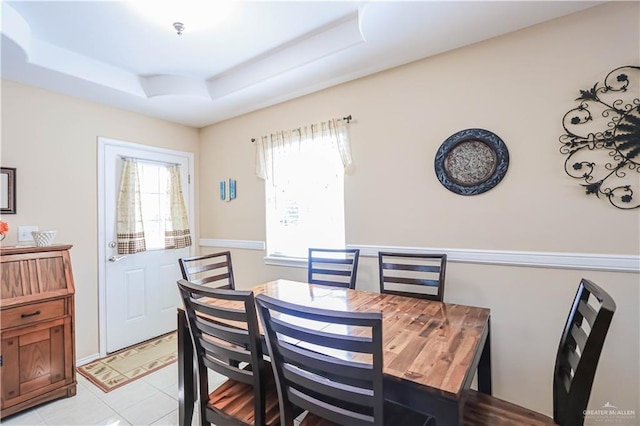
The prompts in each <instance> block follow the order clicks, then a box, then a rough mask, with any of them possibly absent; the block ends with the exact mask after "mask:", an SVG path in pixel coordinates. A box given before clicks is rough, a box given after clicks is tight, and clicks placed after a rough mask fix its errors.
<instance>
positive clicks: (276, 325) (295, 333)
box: [271, 318, 373, 353]
mask: <svg viewBox="0 0 640 426" xmlns="http://www.w3.org/2000/svg"><path fill="white" fill-rule="evenodd" d="M271 324H272V327H273V329H274V330H275V331H276V332H277V333H282V334H285V335H287V336H289V337H290V338H293V339H297V340H302V341H306V342H308V341H310V340H313V341H314V343H316V344H317V345H320V346H328V347H331V348H334V349H339V350H343V351H352V352H364V353H371V351H372V350H373V342H372V341H371V339H370V338H368V337H359V336H344V335H341V334H336V333H326V332H324V331H318V330H311V329H309V328H307V327H301V326H298V325H295V324H291V323H288V322H286V321H283V320H280V319H278V318H273V320H272V323H271Z"/></svg>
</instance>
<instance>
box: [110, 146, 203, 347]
mask: <svg viewBox="0 0 640 426" xmlns="http://www.w3.org/2000/svg"><path fill="white" fill-rule="evenodd" d="M108 146H110V147H122V148H127V149H136V150H139V151H142V152H147V153H154V154H168V155H176V156H180V157H187V159H188V162H189V173H190V175H191V176H192V179H191V182H190V184H189V185H188V188H189V189H188V191H189V203H188V206H187V211H188V214H189V218H191V220H190V222H191V230H192V231H193V236H192V237H193V241H196V239H195V236H196V235H197V229H196V224H197V223H198V222H197V220H196V217H195V198H194V197H195V179H194V178H193V176H194V175H195V169H194V164H195V162H194V154H193V152H187V151H177V150H172V149H167V148H159V147H156V146H151V145H143V144H137V143H133V142H127V141H121V140H117V139H110V138H105V137H102V136H98V329H99V336H100V339H99V351H100V357H104V356H106V355H107V322H106V308H107V307H106V287H105V281H106V263H107V255H106V245H107V238H106V235H105V234H104V232H103V231H104V227H105V214H104V208H105V199H104V198H105V188H104V175H105V169H104V162H105V150H106V147H108ZM189 252H190V255H191V256H193V255H194V254H195V244H194V245H192V246H191V247H190V248H189Z"/></svg>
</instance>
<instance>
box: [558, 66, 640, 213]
mask: <svg viewBox="0 0 640 426" xmlns="http://www.w3.org/2000/svg"><path fill="white" fill-rule="evenodd" d="M576 101H579V102H580V104H579V105H578V106H577V107H575V108H573V109H571V110H569V111H568V112H567V113H566V114H565V115H564V117H562V127H563V128H564V131H565V133H564V134H563V135H562V136H560V142H561V143H562V146H561V147H560V152H561V153H562V154H565V155H566V156H567V158H566V160H565V162H564V170H565V172H566V173H567V174H568V175H569V176H571V177H572V178H575V179H579V180H581V181H583V182H584V183H581V184H580V185H581V186H582V187H584V188H585V191H586V193H587V195H595V196H596V197H598V198H600V196H601V195H602V196H603V198H605V199H607V200H609V202H610V203H611V205H613V206H615V207H617V208H619V209H624V210H628V209H637V208H638V207H640V197H638V196H637V195H635V192H634V191H638V190H639V188H638V187H639V186H640V67H639V66H631V65H627V66H623V67H619V68H616V69H614V70H613V71H611V72H609V74H607V76H606V77H605V78H604V81H603V82H602V83H596V84H594V85H593V87H592V88H590V89H586V90H580V96H579V97H578V98H577V99H576Z"/></svg>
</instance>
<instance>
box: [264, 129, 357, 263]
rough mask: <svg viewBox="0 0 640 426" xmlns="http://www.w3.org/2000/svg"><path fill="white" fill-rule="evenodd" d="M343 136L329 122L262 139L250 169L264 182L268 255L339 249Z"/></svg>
mask: <svg viewBox="0 0 640 426" xmlns="http://www.w3.org/2000/svg"><path fill="white" fill-rule="evenodd" d="M345 135H346V132H345V129H344V125H342V124H336V121H335V120H334V121H332V122H326V123H320V124H318V125H314V126H310V128H306V127H305V128H302V129H296V130H294V131H291V132H280V133H278V134H274V135H271V136H269V137H263V138H262V141H261V145H260V146H259V147H258V149H259V151H258V163H257V169H256V171H257V173H258V176H261V177H263V178H265V193H266V220H267V253H268V255H269V256H282V257H298V258H306V257H307V251H308V249H309V247H324V248H343V247H344V246H345V225H344V168H345V158H346V159H347V160H348V164H350V162H351V154H350V151H349V149H348V144H347V140H346V137H345Z"/></svg>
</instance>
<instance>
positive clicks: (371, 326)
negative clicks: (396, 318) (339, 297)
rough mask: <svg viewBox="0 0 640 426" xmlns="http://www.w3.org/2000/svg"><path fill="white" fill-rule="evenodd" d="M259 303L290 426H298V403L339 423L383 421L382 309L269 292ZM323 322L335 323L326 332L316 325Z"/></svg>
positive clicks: (283, 413)
mask: <svg viewBox="0 0 640 426" xmlns="http://www.w3.org/2000/svg"><path fill="white" fill-rule="evenodd" d="M256 304H257V306H258V313H259V316H260V320H261V322H262V326H263V330H264V333H265V339H266V342H267V348H268V350H269V356H270V357H271V365H272V366H273V370H274V375H275V377H276V384H277V386H278V395H279V398H280V415H281V423H282V424H283V425H284V426H291V425H292V424H293V412H294V406H295V407H299V408H301V409H303V410H308V411H309V412H311V413H313V414H315V415H316V416H319V417H322V418H324V419H326V420H329V421H332V422H334V423H338V424H347V425H363V426H364V425H378V426H381V425H382V424H383V420H384V416H383V415H384V408H383V407H384V404H383V402H384V395H383V381H382V377H383V376H382V365H383V364H382V314H381V313H380V312H375V313H367V312H342V311H333V310H326V309H319V308H314V307H309V306H300V305H295V304H292V303H289V302H284V301H281V300H278V299H274V298H272V297H269V296H266V295H264V294H260V295H258V296H256ZM322 322H327V323H329V324H328V325H327V327H325V328H324V329H323V330H322V331H320V330H319V329H318V327H316V326H315V325H314V324H317V323H322ZM331 324H339V325H340V326H335V327H334V326H332V325H331ZM355 329H357V330H355ZM328 330H330V331H328ZM354 378H357V380H354Z"/></svg>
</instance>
